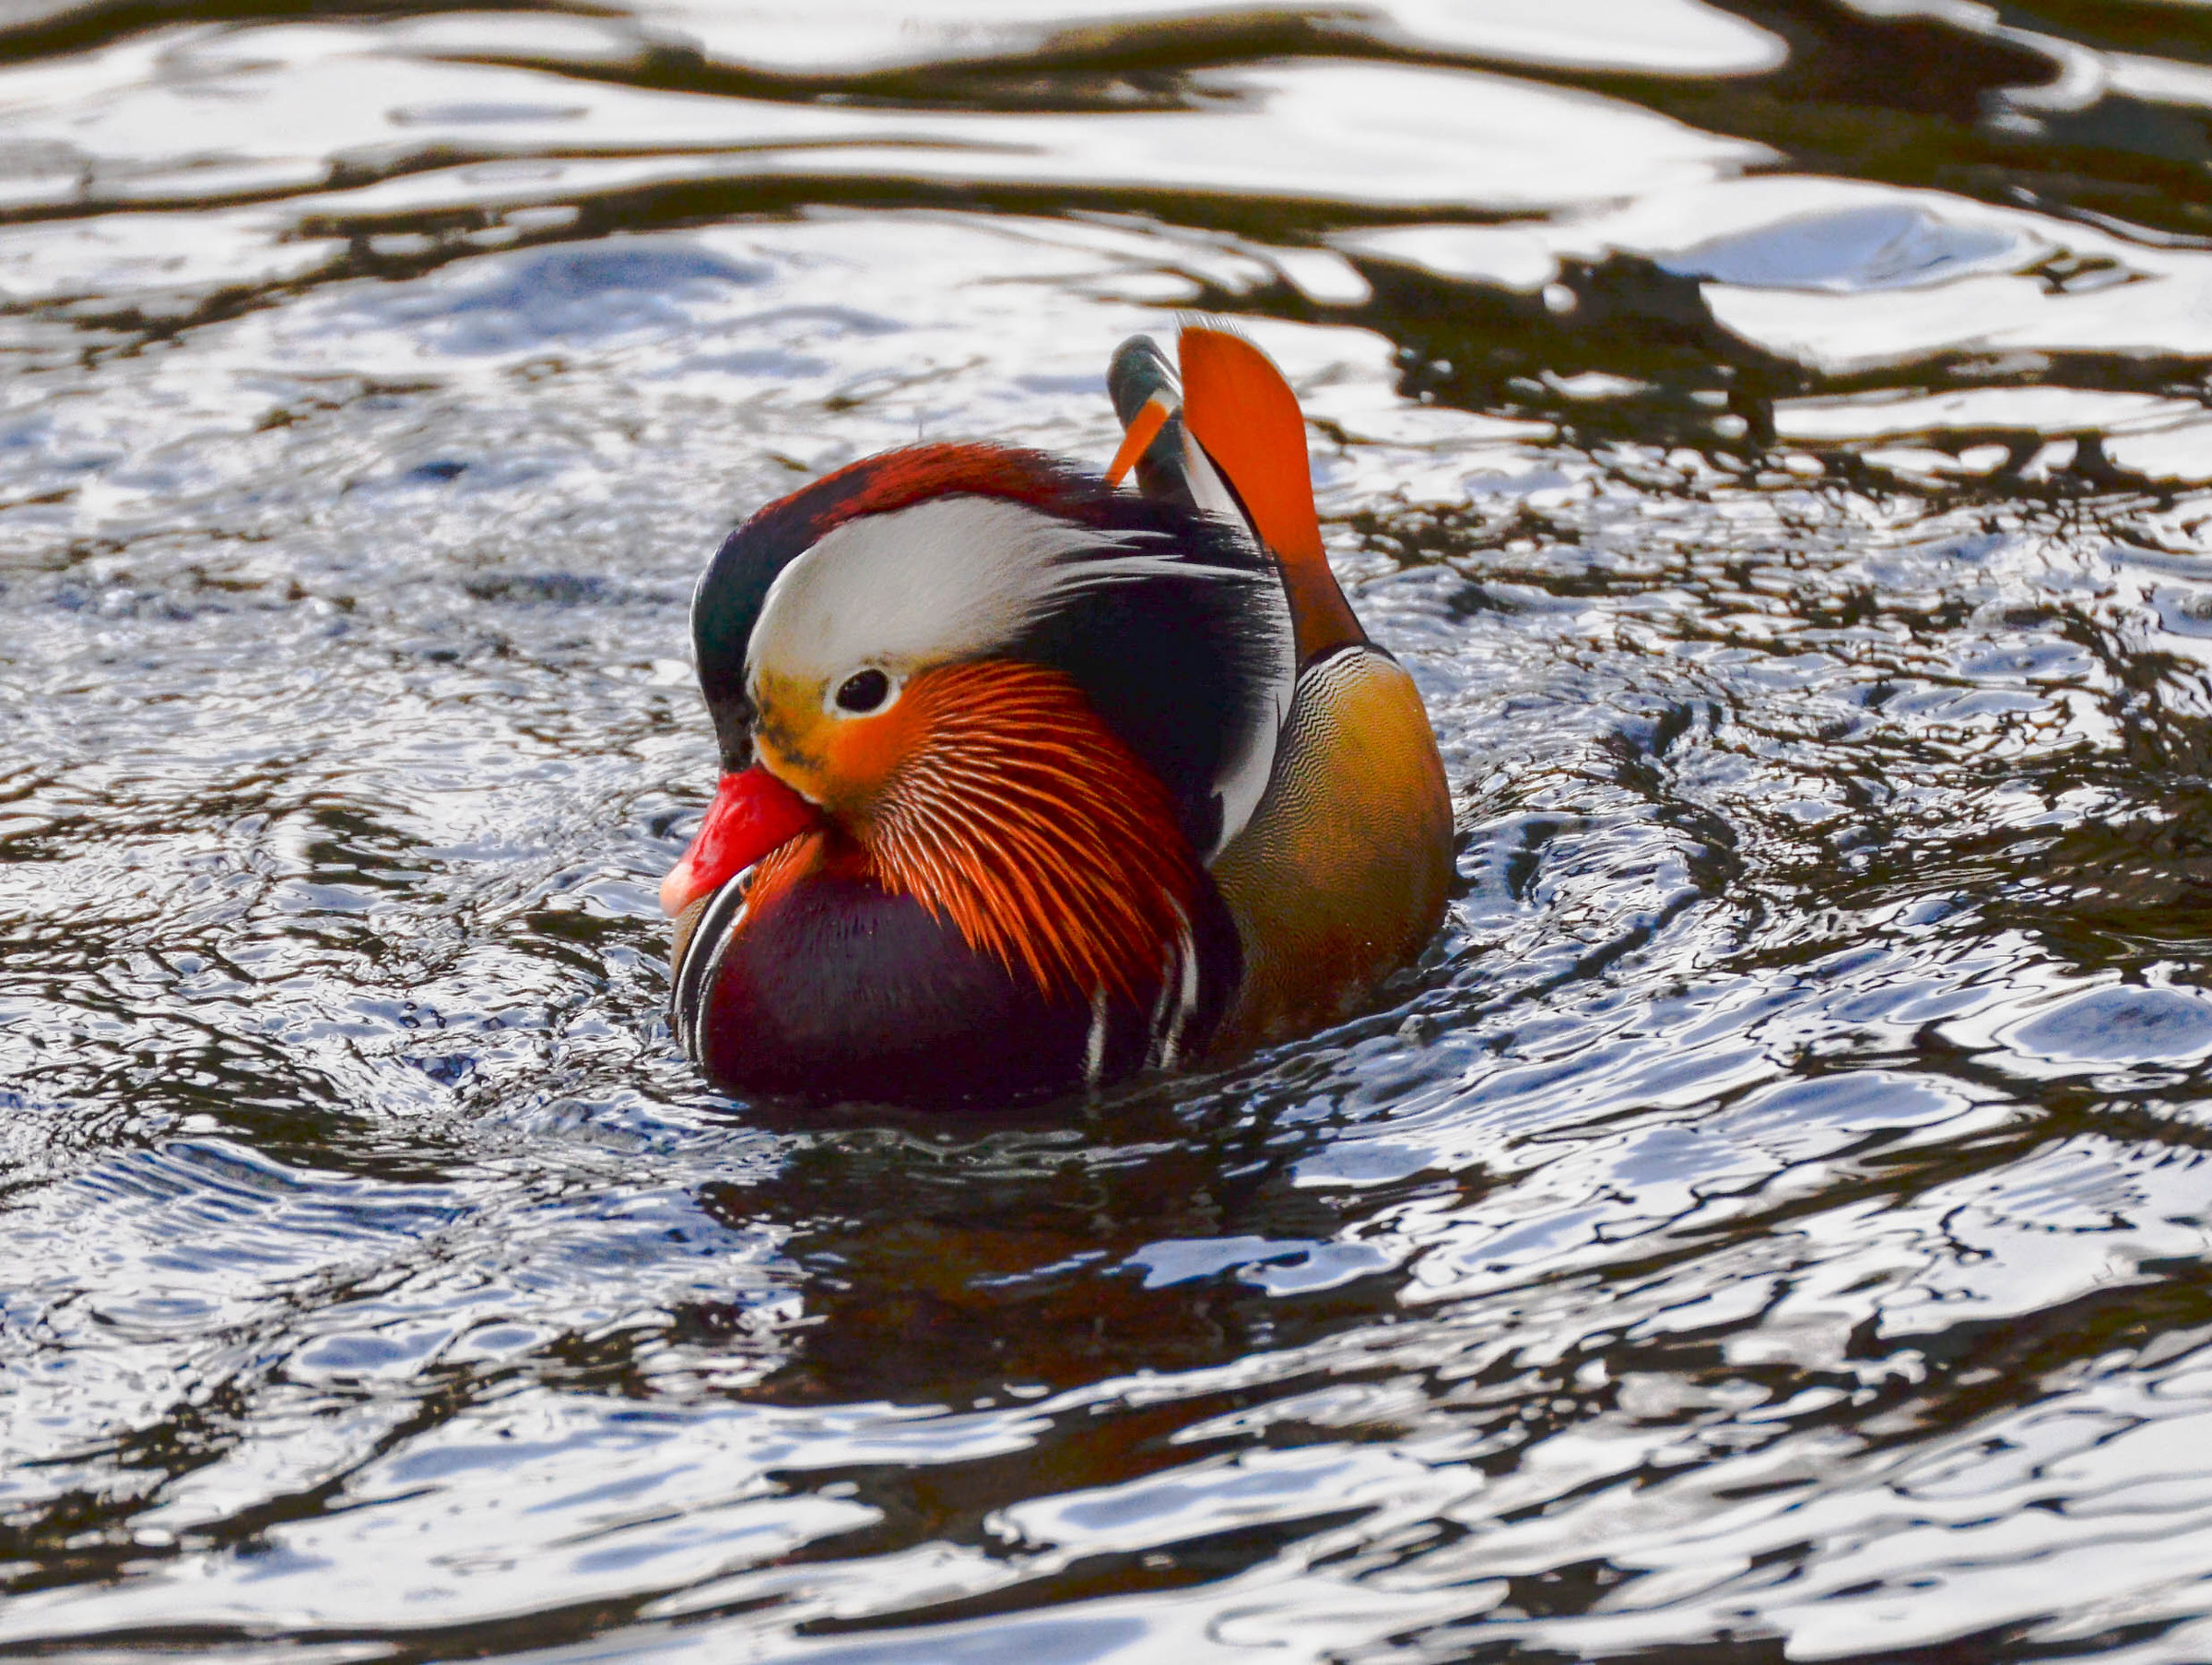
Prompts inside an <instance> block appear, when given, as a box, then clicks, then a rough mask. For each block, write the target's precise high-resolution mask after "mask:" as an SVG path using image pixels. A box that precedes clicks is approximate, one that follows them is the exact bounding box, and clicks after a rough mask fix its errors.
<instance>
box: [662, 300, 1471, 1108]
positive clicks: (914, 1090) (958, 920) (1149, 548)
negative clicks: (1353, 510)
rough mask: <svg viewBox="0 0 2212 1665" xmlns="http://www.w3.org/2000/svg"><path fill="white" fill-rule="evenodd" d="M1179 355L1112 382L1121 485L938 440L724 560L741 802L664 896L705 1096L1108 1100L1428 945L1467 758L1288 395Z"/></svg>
mask: <svg viewBox="0 0 2212 1665" xmlns="http://www.w3.org/2000/svg"><path fill="white" fill-rule="evenodd" d="M1177 358H1178V360H1179V363H1180V368H1181V375H1180V378H1179V377H1178V376H1177V374H1176V372H1175V371H1174V370H1172V369H1171V367H1170V366H1169V364H1168V362H1167V360H1166V359H1165V357H1164V356H1163V355H1162V354H1161V352H1160V350H1159V348H1158V347H1157V346H1155V345H1154V343H1153V342H1152V341H1151V340H1150V339H1148V338H1147V337H1141V336H1140V337H1135V338H1133V339H1132V340H1130V341H1128V342H1126V343H1124V345H1123V347H1122V348H1120V350H1119V351H1118V352H1117V353H1116V354H1115V356H1114V360H1113V364H1112V370H1111V371H1110V372H1109V375H1108V388H1109V391H1110V393H1111V394H1112V397H1113V401H1114V405H1115V408H1116V411H1117V413H1118V414H1119V416H1120V418H1121V419H1122V422H1123V426H1124V430H1125V432H1124V443H1123V444H1122V447H1121V450H1120V453H1119V454H1118V455H1116V457H1115V458H1114V460H1113V463H1112V467H1111V468H1110V469H1109V470H1108V471H1107V473H1106V474H1105V475H1104V476H1103V477H1102V478H1101V477H1100V476H1099V475H1096V474H1092V473H1088V472H1085V471H1083V470H1081V469H1079V468H1077V467H1074V466H1069V465H1067V464H1065V463H1062V462H1058V461H1055V460H1054V459H1053V458H1051V457H1048V456H1045V455H1041V454H1040V453H1037V452H1034V451H1026V450H1018V449H1014V448H1011V447H1006V446H1000V445H991V444H921V445H915V446H912V447H911V448H908V449H904V450H899V451H891V452H887V453H885V454H884V455H879V456H873V457H869V458H867V459H865V461H862V462H858V463H854V464H853V465H852V466H848V467H845V468H841V469H839V470H838V471H837V472H835V473H832V474H830V475H827V476H825V477H824V478H821V479H818V480H817V481H815V482H814V483H813V484H812V485H810V486H807V487H806V488H805V489H804V490H799V491H797V492H794V493H793V494H792V495H791V496H789V497H786V498H784V499H782V501H780V502H773V503H771V504H769V505H768V506H767V507H766V508H764V509H762V510H760V511H759V513H758V514H755V515H754V516H753V517H752V518H751V519H750V520H748V521H747V522H746V523H745V525H742V526H740V527H738V528H737V530H736V531H735V532H734V533H732V534H731V535H730V537H729V538H728V539H727V541H725V542H724V544H723V545H722V547H721V549H718V550H717V551H716V552H715V554H714V557H713V559H712V561H710V562H709V563H708V565H707V569H706V571H705V573H703V574H702V575H701V576H700V581H699V586H698V589H697V590H696V591H695V593H694V595H693V598H692V603H691V633H692V640H693V647H694V650H695V653H696V657H697V665H698V673H699V679H700V688H701V691H703V693H704V694H705V696H706V704H707V709H708V712H709V713H710V714H711V716H712V721H713V726H714V732H715V735H716V738H717V740H718V741H719V745H720V750H721V757H722V768H723V774H722V778H721V783H720V786H719V789H718V790H717V791H716V793H715V796H714V799H713V802H712V807H711V808H710V809H708V811H707V816H706V820H705V821H704V823H703V824H702V825H701V826H700V831H699V833H698V835H697V837H696V838H695V839H694V840H693V842H692V844H691V845H690V847H689V849H688V851H686V853H685V855H684V856H683V858H682V859H681V860H680V861H678V862H677V865H676V867H675V868H674V869H673V870H671V871H670V873H669V874H668V877H667V880H666V881H665V884H664V885H663V886H662V890H661V904H662V906H663V907H664V908H665V910H666V911H667V912H668V913H669V914H670V915H673V916H675V917H676V919H677V933H676V943H675V951H674V957H673V972H674V982H673V988H672V993H671V1014H672V1021H673V1026H674V1029H675V1032H676V1034H677V1039H678V1041H679V1042H680V1044H681V1045H683V1047H684V1048H685V1050H686V1051H687V1052H688V1054H689V1055H690V1056H691V1057H692V1058H693V1059H694V1060H696V1062H697V1063H698V1064H699V1066H700V1069H702V1070H704V1072H705V1073H706V1074H707V1075H708V1076H709V1077H710V1078H711V1079H712V1080H713V1081H714V1082H716V1083H717V1084H718V1085H720V1086H722V1087H724V1088H726V1089H729V1090H731V1091H735V1092H763V1093H771V1094H792V1095H797V1096H800V1097H804V1098H809V1099H815V1100H823V1099H865V1100H877V1101H891V1102H903V1103H910V1104H962V1103H969V1104H974V1103H1015V1102H1020V1101H1025V1100H1033V1099H1038V1098H1043V1097H1050V1096H1053V1095H1054V1094H1058V1093H1062V1092H1076V1091H1081V1090H1084V1089H1096V1088H1098V1087H1100V1086H1102V1085H1104V1084H1106V1083H1108V1082H1112V1081H1113V1080H1118V1079H1120V1078H1122V1077H1124V1076H1127V1075H1130V1074H1132V1073H1133V1072H1135V1071H1137V1070H1140V1069H1147V1068H1151V1069H1172V1068H1174V1067H1175V1066H1177V1065H1179V1064H1184V1063H1188V1062H1190V1061H1193V1060H1196V1059H1199V1058H1203V1057H1220V1056H1224V1055H1227V1054H1230V1053H1233V1052H1236V1051H1239V1050H1242V1049H1247V1048H1250V1047H1253V1046H1256V1045H1264V1044H1266V1043H1270V1042H1274V1041H1278V1040H1282V1039H1286V1038H1288V1037H1291V1036H1295V1035H1298V1034H1301V1033H1308V1032H1311V1031H1312V1030H1314V1029H1318V1028H1321V1027H1323V1026H1324V1025H1327V1024H1329V1023H1332V1022H1335V1021H1338V1020H1340V1019H1342V1018H1344V1017H1346V1016H1347V1015H1349V1014H1350V1013H1351V1012H1353V1011H1354V1010H1357V1009H1358V1008H1359V1005H1360V1003H1361V1002H1362V1001H1363V1000H1365V999H1367V998H1369V997H1370V996H1371V994H1372V993H1373V992H1374V990H1375V988H1376V986H1377V985H1378V984H1380V983H1381V982H1382V979H1383V978H1384V977H1385V976H1387V975H1388V974H1390V973H1391V972H1393V971H1394V970H1395V969H1397V968H1398V967H1400V966H1402V965H1404V964H1406V962H1408V961H1410V960H1411V959H1413V958H1414V956H1416V955H1417V954H1418V953H1419V952H1420V951H1421V949H1422V948H1423V947H1424V946H1425V945H1426V944H1427V943H1428V941H1429V940H1430V938H1432V937H1433V936H1434V935H1435V933H1436V930H1437V927H1438V925H1439V923H1440V922H1441V918H1442V916H1443V912H1444V905H1445V899H1446V894H1447V891H1448V888H1449V884H1450V880H1451V878H1452V871H1453V867H1452V809H1451V800H1450V797H1449V794H1448V793H1447V790H1446V787H1445V784H1444V774H1443V767H1442V764H1441V762H1440V760H1439V758H1438V755H1437V749H1436V740H1435V737H1434V736H1433V734H1432V733H1431V732H1430V726H1429V719H1428V715H1427V713H1426V712H1425V711H1424V710H1423V708H1422V705H1421V701H1420V696H1419V694H1418V692H1416V691H1415V689H1414V685H1413V681H1412V679H1410V678H1409V677H1408V676H1407V675H1406V672H1405V670H1404V669H1403V668H1402V667H1400V666H1399V664H1398V663H1397V661H1396V660H1394V658H1392V657H1391V655H1389V654H1388V653H1386V652H1384V651H1383V650H1382V649H1381V648H1380V647H1377V646H1376V645H1375V644H1373V643H1371V642H1370V641H1369V640H1368V637H1367V634H1366V632H1364V631H1362V630H1361V628H1360V626H1359V620H1358V619H1357V618H1356V617H1354V615H1353V612H1352V609H1351V607H1350V605H1349V604H1348V603H1347V601H1346V599H1345V596H1344V593H1343V591H1342V590H1341V589H1339V588H1338V586H1337V584H1336V580H1335V575H1334V574H1333V573H1331V572H1330V570H1329V564H1328V561H1327V558H1326V556H1325V555H1324V551H1323V548H1322V540H1321V529H1320V524H1319V521H1318V519H1317V518H1316V515H1315V512H1314V506H1313V491H1312V477H1311V474H1310V472H1309V464H1308V459H1307V454H1306V437H1305V423H1304V419H1303V418H1302V417H1301V416H1300V411H1299V407H1298V401H1297V398H1296V396H1294V395H1293V394H1292V393H1291V391H1290V388H1289V387H1288V384H1286V383H1285V382H1284V380H1283V378H1282V376H1281V374H1280V372H1277V369H1276V367H1275V366H1274V364H1273V363H1272V362H1271V361H1269V360H1268V359H1267V358H1266V357H1265V354H1263V353H1262V352H1261V351H1260V350H1259V348H1256V347H1254V346H1253V345H1252V344H1251V343H1250V342H1249V341H1247V340H1245V339H1244V338H1243V337H1241V336H1237V335H1234V334H1231V333H1230V332H1228V331H1226V330H1222V329H1218V328H1213V327H1198V326H1191V327H1186V328H1184V329H1183V330H1182V334H1181V337H1180V339H1179V341H1178V353H1177ZM1132 471H1134V474H1135V482H1134V483H1135V490H1130V489H1128V488H1127V487H1124V485H1123V484H1122V482H1123V480H1124V478H1126V477H1127V476H1128V475H1129V474H1130V473H1131V472H1132Z"/></svg>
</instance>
